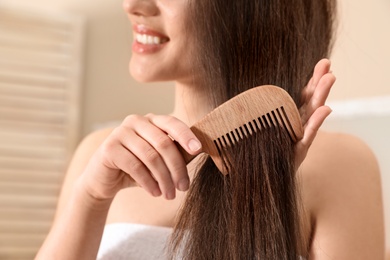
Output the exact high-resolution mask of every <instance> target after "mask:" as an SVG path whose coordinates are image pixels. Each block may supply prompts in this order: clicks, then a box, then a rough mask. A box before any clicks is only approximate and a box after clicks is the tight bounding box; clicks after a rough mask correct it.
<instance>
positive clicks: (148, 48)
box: [132, 24, 169, 54]
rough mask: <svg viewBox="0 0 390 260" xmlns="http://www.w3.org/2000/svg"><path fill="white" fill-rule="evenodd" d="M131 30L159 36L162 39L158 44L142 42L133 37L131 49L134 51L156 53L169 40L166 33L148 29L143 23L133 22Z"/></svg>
mask: <svg viewBox="0 0 390 260" xmlns="http://www.w3.org/2000/svg"><path fill="white" fill-rule="evenodd" d="M133 30H134V32H135V33H136V34H144V35H148V36H153V37H159V38H160V39H162V40H163V42H162V43H159V44H143V43H140V42H138V41H137V40H136V39H134V42H133V46H132V50H133V52H135V53H139V54H152V53H156V52H158V51H160V50H161V49H162V48H163V47H164V46H165V45H166V44H167V43H168V42H169V38H168V37H167V36H166V35H163V34H162V33H159V32H157V31H155V30H153V29H150V28H149V27H147V26H145V25H142V24H135V25H134V26H133ZM134 38H135V37H134Z"/></svg>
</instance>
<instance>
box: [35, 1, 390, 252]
mask: <svg viewBox="0 0 390 260" xmlns="http://www.w3.org/2000/svg"><path fill="white" fill-rule="evenodd" d="M124 9H125V11H126V12H127V14H128V16H129V19H130V21H131V22H132V24H133V31H134V39H135V41H134V43H133V46H132V50H133V55H132V58H131V61H130V72H131V74H132V76H133V77H134V78H135V79H137V80H139V81H142V82H150V81H160V80H174V81H175V82H176V100H175V109H174V112H173V113H172V115H169V116H168V115H163V116H159V115H152V114H150V115H146V116H137V115H132V116H129V117H127V118H126V119H125V120H124V121H123V122H122V124H121V125H120V126H119V127H117V128H115V129H106V130H103V131H99V132H96V133H93V134H91V135H90V136H88V137H87V138H86V139H85V140H84V141H83V142H82V143H81V144H80V146H79V148H78V150H77V151H76V154H75V156H74V159H73V161H72V163H71V165H70V167H69V169H68V173H67V176H66V179H65V182H64V186H63V189H62V193H61V196H60V201H59V205H58V211H57V214H56V218H55V221H54V224H53V227H52V229H51V231H50V233H49V235H48V237H47V238H46V241H45V243H44V245H43V246H42V248H41V250H40V251H39V253H38V255H37V259H93V258H96V255H97V252H98V250H99V245H100V242H101V238H102V234H103V230H104V226H105V224H106V223H119V222H121V223H129V224H128V225H131V224H130V223H138V224H144V225H147V226H163V227H172V226H174V224H175V217H176V214H177V212H178V210H179V208H180V207H182V206H183V205H184V208H183V211H182V213H181V215H180V219H179V220H178V223H177V226H176V229H175V231H174V235H173V238H172V243H171V247H170V253H169V254H170V256H171V257H183V258H189V259H190V258H191V259H194V258H195V259H197V258H201V259H212V258H214V259H225V258H227V257H229V259H230V258H232V259H248V258H245V257H250V258H263V259H279V258H282V259H294V258H298V257H299V255H300V256H303V257H307V258H310V259H312V258H313V259H382V258H383V257H384V242H383V240H384V238H383V216H382V202H381V191H380V177H379V172H378V166H377V164H376V161H375V158H374V157H373V155H372V153H371V152H370V150H369V149H368V148H367V147H366V146H365V145H364V144H362V143H361V142H360V141H359V140H357V139H355V138H353V137H350V136H346V135H341V134H329V133H323V132H318V133H317V131H318V129H319V127H320V125H321V124H322V122H323V120H324V119H325V118H326V117H327V116H328V115H329V113H330V109H329V108H328V107H326V106H324V103H325V100H326V98H327V95H328V93H329V91H330V88H331V86H332V85H333V83H334V76H333V75H332V73H331V72H330V64H329V61H328V60H321V61H320V62H319V63H318V64H317V66H316V67H315V69H314V72H312V68H313V67H314V65H315V63H316V62H317V61H318V60H320V59H321V58H323V57H326V56H327V55H328V54H329V50H330V46H331V36H332V24H333V12H334V3H333V2H332V1H327V0H321V1H320V0H318V1H312V0H294V1H291V0H289V1H281V0H274V1H259V0H258V1H244V0H235V1H225V0H214V1H183V0H173V1H172V0H125V1H124ZM310 74H312V77H311V79H310V81H309V78H310ZM308 81H309V83H308V84H307V87H306V88H305V89H302V88H301V87H302V86H304V85H306V82H308ZM263 84H274V85H278V86H280V87H283V88H285V89H286V90H287V91H288V92H289V93H290V95H291V96H292V97H293V99H294V100H295V102H296V104H297V105H298V106H299V108H300V111H301V116H302V121H303V123H304V132H305V133H304V137H303V139H302V140H300V141H299V142H298V143H297V144H295V146H292V145H293V144H289V145H287V146H288V147H290V148H291V147H293V148H294V149H295V150H294V151H295V152H294V151H287V152H286V153H285V155H286V156H291V155H293V157H291V158H287V157H286V159H284V157H283V158H282V159H281V160H279V161H280V163H281V164H283V163H284V162H286V169H287V170H286V172H287V173H290V172H291V167H292V166H293V170H294V172H295V170H296V169H297V168H298V167H299V166H300V167H299V170H298V171H297V179H299V182H298V184H297V185H298V186H297V185H295V182H294V180H295V179H296V178H295V173H293V175H291V176H293V178H286V179H289V180H290V183H283V185H285V184H286V185H287V186H288V185H290V186H288V187H292V189H291V192H290V191H289V192H290V193H291V197H292V198H295V195H294V194H295V187H298V189H299V190H300V194H301V195H300V197H301V201H302V203H300V200H299V199H297V200H296V201H293V202H292V203H290V204H291V207H289V208H287V211H288V214H287V213H286V216H285V217H283V216H282V217H280V218H278V219H277V220H283V221H287V222H288V223H290V224H291V226H289V225H286V224H285V222H283V223H282V224H281V225H280V226H283V228H284V229H283V228H282V230H280V231H279V230H278V231H276V232H275V236H273V235H270V236H269V237H270V240H269V241H272V242H275V243H278V245H279V243H280V241H282V240H283V241H282V242H281V247H275V248H272V250H269V249H268V247H272V245H269V244H270V242H269V241H265V242H264V243H262V242H259V241H260V240H267V239H264V236H266V235H269V234H268V233H267V234H259V233H258V232H257V231H256V232H255V234H252V232H253V231H252V232H251V231H250V229H251V228H252V224H253V225H256V227H257V226H260V229H259V230H262V229H261V228H263V227H265V226H267V223H268V222H265V223H266V224H260V225H257V224H258V223H257V222H260V221H263V217H262V216H264V219H266V220H268V219H267V218H268V214H263V215H259V214H258V215H259V216H260V217H261V218H260V219H258V220H259V221H253V219H252V220H249V221H250V223H251V225H250V226H249V227H248V228H247V229H248V230H249V231H248V232H249V233H250V234H246V235H245V234H244V236H247V237H249V238H250V240H251V241H250V243H251V244H250V245H247V244H240V243H245V241H247V240H246V239H245V240H240V238H239V235H237V234H238V232H239V231H240V230H241V228H242V230H246V229H245V228H244V227H243V226H237V225H236V226H235V228H236V229H235V230H232V229H230V228H228V229H224V228H225V227H223V226H222V225H217V226H210V225H209V224H208V223H207V222H208V220H209V221H210V222H211V221H213V222H212V223H213V224H215V223H224V222H218V221H222V220H221V219H219V215H218V214H214V215H213V219H210V218H205V219H203V218H201V217H202V214H203V215H205V214H206V213H209V212H212V211H213V208H210V207H211V206H213V205H211V206H207V207H206V210H205V211H200V212H199V213H197V214H195V213H194V214H193V213H192V211H191V208H188V206H187V207H186V205H190V206H194V208H195V209H197V208H199V207H200V206H201V205H199V203H198V204H197V202H196V200H197V198H200V197H201V198H202V200H201V203H209V202H210V200H209V198H210V197H211V196H201V195H205V194H202V193H201V192H199V191H200V190H201V189H200V188H202V187H204V186H207V185H208V184H207V183H205V182H207V181H206V179H202V176H213V177H215V176H218V177H215V178H218V180H215V181H214V180H212V181H213V183H214V182H216V183H217V182H223V181H224V179H223V178H222V177H220V176H221V175H218V174H217V173H214V171H215V166H214V165H213V164H212V163H211V164H210V163H208V162H206V163H204V162H203V161H202V160H200V159H199V160H195V161H193V162H192V163H191V164H190V165H189V166H188V168H186V165H185V163H184V161H183V158H182V157H181V155H180V153H179V151H178V149H177V146H176V144H175V143H174V142H173V141H172V138H173V139H174V140H175V141H176V142H177V143H178V144H179V145H181V146H182V147H183V148H184V149H185V150H186V151H187V152H188V153H190V154H194V155H195V154H198V153H200V152H201V150H202V148H201V144H200V143H199V141H198V140H197V138H196V136H195V135H194V134H193V133H192V132H191V131H190V129H189V127H188V126H190V125H192V124H193V123H195V122H196V121H198V120H199V119H201V118H202V117H203V116H204V115H205V114H207V113H208V112H209V111H210V110H211V109H212V108H214V107H215V106H217V105H218V104H220V103H221V102H223V101H225V100H227V99H228V98H230V97H232V96H234V95H236V94H238V93H240V92H242V91H244V90H245V89H248V88H251V87H254V86H257V85H263ZM316 135H317V137H316V139H315V140H314V137H315V136H316ZM272 138H274V137H272ZM272 138H270V139H272ZM266 140H268V139H267V138H266ZM266 140H265V141H266ZM273 140H274V139H273ZM280 140H283V141H286V142H287V139H286V138H285V137H280ZM313 140H314V141H313ZM263 141H264V140H263ZM263 141H259V142H260V143H263ZM254 144H257V141H256V142H255V143H254ZM282 145H283V143H282V144H277V145H275V149H276V150H278V149H279V150H278V151H280V150H281V149H280V148H281V147H282ZM309 146H311V148H310V151H308V149H309ZM253 149H256V146H255V147H254V148H253ZM257 150H259V149H257ZM287 150H288V149H287ZM262 151H264V149H263V150H262ZM282 152H283V151H282ZM259 153H261V151H260V152H259ZM241 154H244V155H245V153H241ZM246 154H248V153H246ZM263 154H264V156H265V157H264V158H268V157H267V156H268V153H264V152H263V153H261V154H259V156H263ZM259 158H260V157H259ZM262 158H263V157H262ZM304 159H305V160H304ZM264 161H265V162H264V164H265V165H267V164H269V163H268V161H269V160H268V159H266V160H264ZM291 161H293V163H291ZM251 162H253V163H254V164H256V165H257V164H259V162H257V157H255V159H254V160H252V161H251ZM302 162H303V163H302ZM234 163H235V162H233V164H234ZM203 164H204V165H205V166H204V167H203V169H201V170H199V174H195V172H196V168H198V166H199V165H203ZM301 164H302V165H301ZM204 169H206V170H204ZM207 170H209V171H211V173H210V174H209V175H207V174H204V172H205V171H207ZM195 175H196V178H198V176H201V177H200V180H198V179H196V181H195V184H196V185H193V184H190V183H192V179H193V178H194V176H195ZM230 176H236V175H235V174H234V172H231V173H230V174H229V177H228V178H230ZM268 176H271V175H268ZM230 179H232V178H230ZM282 182H284V178H283V180H282ZM199 183H200V184H199ZM277 184H278V182H277V181H276V182H274V183H273V184H272V185H271V186H272V187H273V188H275V189H277V188H278V185H277ZM218 185H219V184H218ZM137 186H139V187H137ZM190 186H191V191H190V195H191V196H189V200H188V201H187V202H184V198H185V196H186V191H187V190H188V189H189V187H190ZM193 186H195V188H193ZM209 186H212V185H209ZM287 186H286V187H287ZM129 187H131V188H129ZM283 187H284V186H283ZM251 189H253V188H251ZM288 194H289V193H288ZM224 195H228V194H224ZM156 197H159V198H156ZM297 197H298V196H297ZM267 199H268V198H264V199H263V200H262V201H265V202H267ZM194 201H195V202H194ZM283 201H285V202H286V204H288V203H287V200H286V198H284V199H282V200H281V202H283ZM230 202H231V201H230ZM230 202H229V203H230ZM224 203H225V201H223V202H222V203H220V204H218V205H217V207H218V210H222V211H223V212H224V214H225V213H226V212H227V211H228V210H229V209H226V208H223V206H221V205H225V204H224ZM236 204H237V203H236ZM279 204H284V203H279ZM226 205H227V204H226ZM229 205H231V204H229ZM299 205H302V209H300V208H299ZM252 206H253V205H252ZM283 206H284V205H281V207H280V208H278V210H279V211H276V212H275V214H276V215H284V213H285V211H283ZM294 207H296V209H294ZM233 209H234V208H233ZM256 210H258V209H254V211H256ZM233 211H234V210H233ZM290 213H291V214H290ZM226 214H227V213H226ZM258 215H256V216H258ZM194 216H195V217H199V223H200V225H202V226H203V225H206V227H207V228H205V231H204V232H203V231H202V232H203V233H202V232H199V233H198V231H199V226H197V225H196V224H199V223H197V222H198V219H194ZM223 216H230V215H223ZM223 216H222V217H223ZM214 218H217V219H216V220H215V219H214ZM234 218H235V219H239V218H240V217H236V216H234ZM255 219H256V218H255ZM214 220H215V221H214ZM271 221H273V220H271ZM272 223H273V224H275V223H276V222H275V223H274V222H272ZM275 226H276V227H277V229H278V228H279V226H278V225H275ZM187 228H188V229H187ZM237 229H238V230H237ZM186 230H187V231H189V232H187V233H186ZM213 230H214V231H215V233H210V231H213ZM219 230H223V231H224V232H225V231H227V232H228V233H233V235H232V236H230V235H229V236H227V237H224V236H223V234H221V232H220V231H219ZM256 230H257V229H256ZM295 231H296V234H295ZM266 232H268V231H266ZM269 232H270V233H271V232H272V231H269ZM225 233H226V232H225ZM260 233H261V232H260ZM258 236H259V239H256V237H258ZM114 237H115V236H114ZM231 237H233V238H234V239H233V240H234V243H232V244H229V243H225V240H228V239H229V238H231ZM253 237H254V238H255V239H253ZM279 237H283V238H282V239H278V238H279ZM226 238H228V239H226ZM214 239H215V241H214ZM252 240H253V241H252ZM279 240H280V241H279ZM194 241H195V242H196V241H198V242H199V241H201V242H202V241H203V242H204V243H198V242H197V243H192V242H194ZM216 241H217V242H216ZM243 241H244V242H243ZM207 245H210V248H212V249H211V250H209V249H210V248H209V247H207ZM102 246H103V245H102ZM226 246H228V247H226ZM230 246H231V248H230ZM239 246H241V248H244V249H245V250H240V248H239ZM282 247H283V248H282ZM187 249H188V250H187ZM118 250H120V246H119V247H118ZM290 250H291V252H290V253H289V251H290ZM187 251H188V252H187ZM210 251H211V253H209V252H210ZM244 251H245V254H244V253H242V252H244ZM278 251H280V252H282V253H281V254H279V253H278ZM216 252H217V253H216ZM226 252H227V253H226ZM143 253H144V254H145V255H146V256H148V255H151V254H152V252H147V251H146V252H143ZM196 254H198V255H196ZM262 256H264V257H262ZM128 258H130V259H131V258H136V259H140V258H139V257H138V256H131V255H129V256H128Z"/></svg>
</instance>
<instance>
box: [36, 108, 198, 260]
mask: <svg viewBox="0 0 390 260" xmlns="http://www.w3.org/2000/svg"><path fill="white" fill-rule="evenodd" d="M167 134H169V135H170V136H172V137H173V138H175V140H177V141H178V142H179V143H180V144H181V145H182V146H183V147H184V148H185V149H186V150H187V152H189V153H192V154H195V153H197V152H199V150H198V151H193V150H191V149H190V148H189V142H190V141H193V140H194V139H196V137H195V136H194V135H193V133H192V132H191V131H190V129H189V128H188V127H187V126H186V125H185V124H184V123H183V122H181V121H180V120H178V119H176V118H173V117H170V116H155V115H148V116H145V117H142V116H130V117H128V118H127V119H125V120H124V122H123V123H122V124H121V125H120V126H119V127H117V128H115V129H114V130H113V131H106V132H98V133H95V134H92V135H91V136H89V137H87V138H86V139H85V140H84V141H83V142H82V144H81V145H80V146H79V148H78V150H77V152H76V154H75V156H74V159H73V161H72V163H71V164H70V167H69V170H68V173H67V176H66V179H65V182H64V185H63V189H62V192H61V195H60V201H59V204H58V209H57V213H56V217H55V221H54V223H53V226H52V228H51V230H50V233H49V235H48V236H47V238H46V240H45V242H44V244H43V246H42V247H41V249H40V251H39V252H38V254H37V256H36V259H96V256H97V252H98V249H99V245H100V241H101V237H102V233H103V229H104V225H105V222H106V218H107V214H108V210H109V208H110V205H111V202H112V200H113V198H114V197H115V196H116V194H117V193H118V192H119V191H120V190H121V189H124V188H129V187H134V186H136V185H137V186H142V188H144V189H145V190H146V191H148V192H149V193H150V194H151V195H152V196H160V195H163V196H164V197H165V198H166V199H173V198H174V197H175V190H176V189H180V190H184V189H186V188H188V187H185V186H184V188H183V186H181V184H180V181H183V180H184V181H186V180H188V179H189V176H188V173H187V169H186V165H185V162H184V160H183V158H182V157H181V155H180V153H179V151H178V150H177V146H176V145H175V144H174V143H173V142H172V140H171V139H170V138H169V137H168V136H167ZM199 148H200V147H199Z"/></svg>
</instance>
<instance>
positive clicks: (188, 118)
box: [172, 82, 212, 126]
mask: <svg viewBox="0 0 390 260" xmlns="http://www.w3.org/2000/svg"><path fill="white" fill-rule="evenodd" d="M211 110H212V107H211V106H210V103H209V101H208V96H207V93H205V92H204V91H203V90H202V88H201V87H199V86H196V84H182V83H179V82H176V85H175V107H174V111H173V113H172V115H173V116H175V117H177V118H179V119H180V120H182V121H183V122H184V123H186V124H187V125H188V126H192V125H193V124H194V123H195V122H197V121H199V120H200V119H202V118H203V117H204V116H205V115H206V114H207V113H209V112H210V111H211Z"/></svg>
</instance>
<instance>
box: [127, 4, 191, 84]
mask: <svg viewBox="0 0 390 260" xmlns="http://www.w3.org/2000/svg"><path fill="white" fill-rule="evenodd" d="M187 5H188V0H124V2H123V7H124V10H125V11H126V13H127V14H128V17H129V19H130V21H131V23H132V26H133V45H132V53H133V54H132V57H131V60H130V73H131V75H132V76H133V77H134V78H135V79H136V80H138V81H141V82H150V81H167V80H176V81H185V80H187V79H189V78H190V77H191V57H190V53H191V51H190V49H191V42H192V41H191V40H190V39H189V36H190V35H189V34H188V32H187V31H186V23H185V16H186V8H187Z"/></svg>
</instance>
